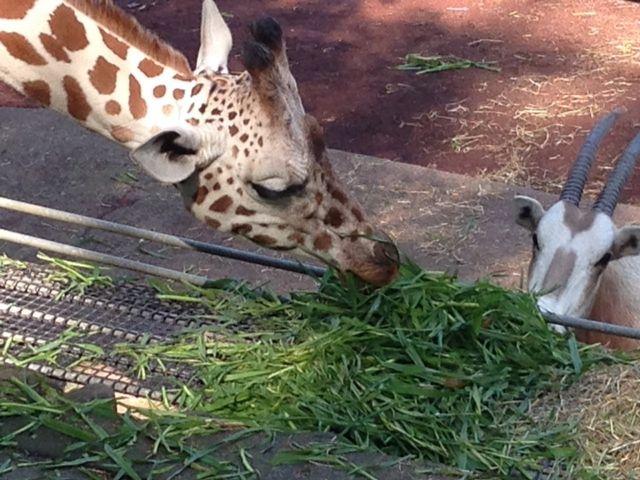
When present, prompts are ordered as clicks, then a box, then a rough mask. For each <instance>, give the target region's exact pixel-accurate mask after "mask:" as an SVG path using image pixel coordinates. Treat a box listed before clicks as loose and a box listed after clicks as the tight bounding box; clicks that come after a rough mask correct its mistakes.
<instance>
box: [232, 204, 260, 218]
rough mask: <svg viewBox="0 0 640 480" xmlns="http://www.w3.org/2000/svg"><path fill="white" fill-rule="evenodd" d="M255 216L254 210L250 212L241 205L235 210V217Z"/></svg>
mask: <svg viewBox="0 0 640 480" xmlns="http://www.w3.org/2000/svg"><path fill="white" fill-rule="evenodd" d="M255 214H256V211H255V210H250V209H248V208H246V207H244V206H242V205H240V206H239V207H238V208H236V215H244V216H245V217H251V216H253V215H255Z"/></svg>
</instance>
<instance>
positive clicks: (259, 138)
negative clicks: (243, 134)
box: [258, 137, 264, 146]
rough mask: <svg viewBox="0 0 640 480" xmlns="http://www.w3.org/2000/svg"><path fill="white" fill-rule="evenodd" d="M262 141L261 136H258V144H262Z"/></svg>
mask: <svg viewBox="0 0 640 480" xmlns="http://www.w3.org/2000/svg"><path fill="white" fill-rule="evenodd" d="M263 143H264V142H263V140H262V137H258V145H260V146H262V144H263Z"/></svg>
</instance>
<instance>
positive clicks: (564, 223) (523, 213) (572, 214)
mask: <svg viewBox="0 0 640 480" xmlns="http://www.w3.org/2000/svg"><path fill="white" fill-rule="evenodd" d="M620 114H621V111H620V110H616V111H614V112H613V113H611V114H609V115H607V116H606V117H604V118H602V119H600V120H599V121H598V123H597V124H596V125H595V127H594V128H593V129H592V130H591V132H590V133H589V135H588V137H587V139H586V141H585V143H584V145H583V147H582V149H581V150H580V153H579V154H578V158H577V160H576V161H575V163H574V164H573V166H572V168H571V171H570V172H569V177H568V179H567V181H566V183H565V185H564V188H563V190H562V193H561V194H560V200H559V201H558V202H557V203H555V204H554V205H553V206H552V207H551V208H550V209H549V210H547V211H545V210H544V208H543V207H542V205H541V204H540V203H539V202H538V201H536V200H534V199H532V198H529V197H523V196H518V197H516V198H515V204H516V222H517V223H518V224H519V225H521V226H523V227H525V228H527V229H528V230H529V231H530V232H531V237H532V242H533V254H532V257H531V262H530V265H529V283H528V286H529V291H531V292H535V293H538V294H540V295H541V297H540V298H539V300H538V305H539V307H540V308H541V309H542V310H544V311H549V312H552V313H555V314H558V315H574V316H584V315H587V314H588V313H589V311H590V309H591V306H592V304H593V300H594V298H595V294H596V292H597V289H598V286H599V283H600V279H601V276H602V273H603V272H604V270H605V269H606V268H607V265H609V263H610V262H611V261H615V260H618V259H619V258H622V257H624V256H627V255H637V254H638V252H639V251H640V250H639V246H638V242H639V240H640V227H637V226H625V227H623V228H620V229H619V228H617V227H616V226H615V225H614V223H613V221H612V219H611V217H612V215H613V211H614V209H615V208H616V204H617V203H618V200H619V198H620V193H621V192H622V189H623V187H624V185H625V183H626V182H627V180H628V179H629V177H630V176H631V173H632V172H633V168H634V166H635V163H636V160H637V158H638V156H639V155H640V135H638V136H636V137H635V138H634V139H633V141H632V142H631V143H630V144H629V146H628V147H627V149H626V150H625V151H624V153H623V154H622V155H621V157H620V159H619V160H618V162H617V163H616V165H615V167H614V169H613V171H612V172H611V174H610V175H609V178H608V179H607V183H606V184H605V186H604V188H603V190H602V192H601V193H600V196H599V197H598V199H597V200H596V202H595V203H594V204H593V206H592V208H580V199H581V197H582V192H583V190H584V186H585V183H586V181H587V177H588V174H589V170H590V169H591V165H592V164H593V161H594V159H595V157H596V154H597V150H598V147H599V145H600V143H601V141H602V139H603V138H604V136H605V135H606V134H607V133H608V132H609V130H611V128H612V127H613V125H614V123H615V121H616V120H617V118H618V117H619V116H620Z"/></svg>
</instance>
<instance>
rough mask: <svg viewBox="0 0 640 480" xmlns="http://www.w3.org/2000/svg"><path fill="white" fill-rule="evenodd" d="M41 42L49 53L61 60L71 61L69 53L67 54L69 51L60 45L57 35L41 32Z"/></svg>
mask: <svg viewBox="0 0 640 480" xmlns="http://www.w3.org/2000/svg"><path fill="white" fill-rule="evenodd" d="M40 43H42V46H43V47H44V49H45V50H46V51H47V53H48V54H49V55H51V56H52V57H53V58H55V59H56V60H58V61H59V62H65V63H71V59H70V58H69V55H67V52H66V51H65V50H64V48H62V45H60V42H59V41H58V39H57V38H56V37H52V36H51V35H48V34H46V33H41V34H40Z"/></svg>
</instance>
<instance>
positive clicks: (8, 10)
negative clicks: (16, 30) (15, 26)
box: [0, 0, 36, 20]
mask: <svg viewBox="0 0 640 480" xmlns="http://www.w3.org/2000/svg"><path fill="white" fill-rule="evenodd" d="M35 3H36V0H2V7H0V18H10V19H11V20H19V19H21V18H24V17H25V16H26V15H27V12H28V11H29V10H31V9H32V8H33V5H34V4H35Z"/></svg>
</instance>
